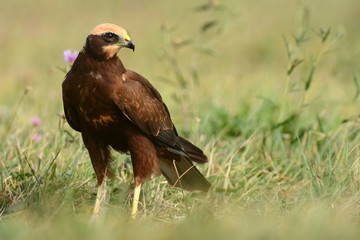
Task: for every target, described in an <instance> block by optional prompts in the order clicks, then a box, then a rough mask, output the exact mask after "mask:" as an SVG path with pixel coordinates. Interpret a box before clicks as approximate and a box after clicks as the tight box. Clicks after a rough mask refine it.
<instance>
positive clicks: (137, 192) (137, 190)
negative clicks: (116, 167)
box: [131, 184, 141, 219]
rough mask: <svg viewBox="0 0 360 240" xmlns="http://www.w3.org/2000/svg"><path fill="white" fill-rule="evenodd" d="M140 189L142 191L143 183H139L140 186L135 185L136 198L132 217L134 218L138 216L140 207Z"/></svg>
mask: <svg viewBox="0 0 360 240" xmlns="http://www.w3.org/2000/svg"><path fill="white" fill-rule="evenodd" d="M140 191H141V184H139V185H138V186H135V190H134V200H133V203H132V209H131V218H132V219H135V218H136V213H137V209H138V205H139V197H140Z"/></svg>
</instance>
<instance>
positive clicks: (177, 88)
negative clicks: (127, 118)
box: [0, 0, 360, 239]
mask: <svg viewBox="0 0 360 240" xmlns="http://www.w3.org/2000/svg"><path fill="white" fill-rule="evenodd" d="M36 2H37V4H35V5H36V6H41V8H39V7H35V5H34V4H33V3H31V4H30V3H25V2H22V3H20V2H17V1H12V2H7V3H4V4H3V5H4V6H3V7H2V8H1V10H0V19H2V20H3V21H0V36H1V37H0V43H1V45H2V46H6V47H5V48H3V53H2V54H3V56H6V57H4V58H1V59H0V73H1V76H2V79H1V83H2V86H3V87H2V88H1V89H0V136H1V139H2V140H1V141H0V149H1V151H0V178H1V188H0V190H1V192H0V203H1V217H0V220H1V223H0V239H24V238H27V239H60V238H61V239H64V238H68V239H75V238H77V239H85V238H86V239H99V238H108V239H118V238H132V239H143V238H146V239H170V238H172V239H199V238H201V239H203V238H208V239H219V238H221V239H223V238H224V239H225V238H231V239H233V238H245V239H339V238H341V239H358V238H359V236H360V231H359V230H358V229H359V225H360V218H359V214H360V211H359V210H360V209H359V201H360V196H359V194H360V191H359V179H360V171H359V167H360V162H359V159H360V158H359V150H360V149H359V140H360V139H359V138H360V133H359V129H360V123H359V118H358V116H359V111H358V109H359V102H358V99H357V98H358V93H359V84H358V80H357V79H358V71H359V70H358V66H359V59H358V57H357V56H359V50H360V45H359V43H358V40H357V39H359V37H360V36H359V33H358V31H356V28H355V27H354V24H353V22H356V19H357V16H358V10H357V9H359V8H358V7H357V6H358V5H359V4H358V3H357V1H355V0H348V1H343V2H341V3H339V2H338V1H326V2H325V1H318V2H316V3H315V2H311V1H302V2H298V3H289V2H288V1H284V0H276V1H275V3H276V4H275V3H269V2H267V1H260V2H257V3H256V4H254V3H253V2H251V1H242V2H241V3H239V2H238V1H224V2H222V1H219V2H210V3H207V2H206V1H204V2H202V3H194V2H176V3H169V2H166V1H156V2H152V3H147V2H141V3H140V2H132V3H125V2H120V1H108V2H106V3H101V4H99V3H97V2H95V1H94V2H89V3H88V4H87V8H86V11H85V10H84V8H83V4H84V3H83V2H82V1H78V2H76V3H74V2H71V1H62V2H56V3H50V2H48V1H41V0H37V1H36ZM39 9H47V11H46V12H40V10H39ZM135 13H136V14H135ZM144 19H146V20H147V21H146V24H144ZM5 20H6V21H5ZM101 22H114V23H118V24H120V25H123V26H124V27H125V28H126V29H128V30H130V35H131V36H132V39H133V40H134V41H135V44H136V51H135V52H134V53H132V52H130V51H126V50H122V51H121V52H120V54H119V56H120V58H122V59H123V62H124V64H125V66H126V67H128V68H130V69H132V70H135V71H137V72H139V73H141V74H142V75H144V76H145V77H147V78H148V79H149V80H150V81H151V82H152V83H153V84H154V85H155V86H156V87H157V88H158V89H159V90H160V92H161V93H162V95H163V97H164V100H165V102H166V103H167V105H168V107H169V109H170V112H171V113H172V118H173V120H174V122H175V125H176V126H177V128H178V130H179V132H180V133H181V135H183V136H185V137H187V138H188V139H190V140H191V141H193V142H194V143H196V144H197V145H198V146H200V147H201V148H203V149H204V151H205V153H206V154H207V156H208V157H209V163H208V164H207V165H204V166H199V169H200V170H201V171H202V172H203V173H204V174H205V175H206V177H207V178H208V179H209V181H211V182H212V183H213V185H214V186H215V187H217V188H223V189H225V191H224V192H217V191H215V189H214V190H213V191H211V192H210V193H209V194H207V195H205V194H201V193H189V192H185V194H184V195H183V193H182V192H181V191H179V190H178V189H173V188H171V187H169V186H168V185H167V183H166V181H165V179H164V178H163V177H159V178H154V179H151V180H149V181H147V182H146V183H145V184H144V186H143V192H142V195H141V206H140V212H139V218H138V220H137V221H130V220H129V216H130V213H129V210H130V207H131V200H132V188H133V184H134V183H133V179H132V168H131V163H130V159H129V157H128V156H127V155H120V154H118V153H116V152H113V153H112V155H113V158H114V163H113V168H114V169H115V173H116V179H115V180H114V181H112V180H107V189H108V200H107V202H106V204H105V205H104V207H103V213H102V215H101V217H100V219H99V220H98V221H97V222H91V221H90V219H91V214H92V206H93V204H94V201H95V195H96V177H95V174H94V172H93V169H92V166H91V163H90V161H89V157H88V153H87V151H86V149H85V148H84V146H83V144H82V141H81V138H80V136H79V134H78V133H76V132H75V131H73V130H72V129H71V128H70V127H69V126H68V124H67V123H66V121H65V120H64V118H63V117H62V113H63V110H62V102H61V82H62V79H63V77H64V74H63V72H61V71H59V70H58V69H57V67H60V68H63V67H65V66H66V64H65V63H64V62H63V60H62V52H63V50H65V49H69V48H71V49H72V50H79V49H80V46H81V45H82V44H83V41H84V38H85V36H86V35H87V33H88V32H89V31H90V29H91V28H92V27H94V26H95V25H96V24H98V23H101ZM32 116H38V117H39V118H40V119H41V121H42V123H41V124H40V125H39V126H34V125H32V123H31V117H32ZM34 134H39V135H40V136H41V138H40V140H39V141H37V139H36V138H35V137H34Z"/></svg>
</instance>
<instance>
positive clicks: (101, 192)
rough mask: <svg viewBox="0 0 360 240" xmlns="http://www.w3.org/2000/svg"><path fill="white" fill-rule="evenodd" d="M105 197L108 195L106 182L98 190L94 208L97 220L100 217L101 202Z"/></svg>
mask: <svg viewBox="0 0 360 240" xmlns="http://www.w3.org/2000/svg"><path fill="white" fill-rule="evenodd" d="M105 195H106V187H105V182H104V183H103V184H101V185H100V186H98V189H97V194H96V201H95V206H94V218H97V217H98V216H99V213H100V206H101V202H102V201H103V200H104V198H105Z"/></svg>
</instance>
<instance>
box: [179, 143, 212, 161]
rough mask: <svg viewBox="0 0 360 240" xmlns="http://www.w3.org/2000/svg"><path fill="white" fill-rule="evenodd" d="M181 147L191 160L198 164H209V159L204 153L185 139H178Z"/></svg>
mask: <svg viewBox="0 0 360 240" xmlns="http://www.w3.org/2000/svg"><path fill="white" fill-rule="evenodd" d="M178 140H179V143H180V144H179V145H180V146H181V147H182V149H184V151H185V153H186V154H187V155H188V156H189V158H190V159H191V160H192V161H194V162H197V163H207V161H208V159H207V157H206V156H205V154H204V153H203V151H202V150H201V149H200V148H198V147H196V146H195V145H194V144H192V143H191V142H189V141H188V140H186V139H185V138H182V137H178Z"/></svg>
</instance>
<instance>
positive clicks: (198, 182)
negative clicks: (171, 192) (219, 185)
mask: <svg viewBox="0 0 360 240" xmlns="http://www.w3.org/2000/svg"><path fill="white" fill-rule="evenodd" d="M170 159H171V158H170ZM170 159H169V158H168V157H159V163H160V168H161V172H162V174H163V175H164V176H165V178H166V179H167V180H168V182H169V184H171V185H172V186H174V187H180V188H183V189H185V190H189V191H194V190H199V191H203V192H208V191H209V190H210V188H211V184H210V183H209V182H208V181H207V180H206V179H205V177H204V176H203V175H202V174H201V173H200V172H199V170H198V169H197V168H196V167H195V166H194V165H193V164H192V162H191V161H190V160H189V159H187V158H186V157H184V156H180V158H178V159H176V160H174V161H173V160H170ZM174 164H175V165H174Z"/></svg>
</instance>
